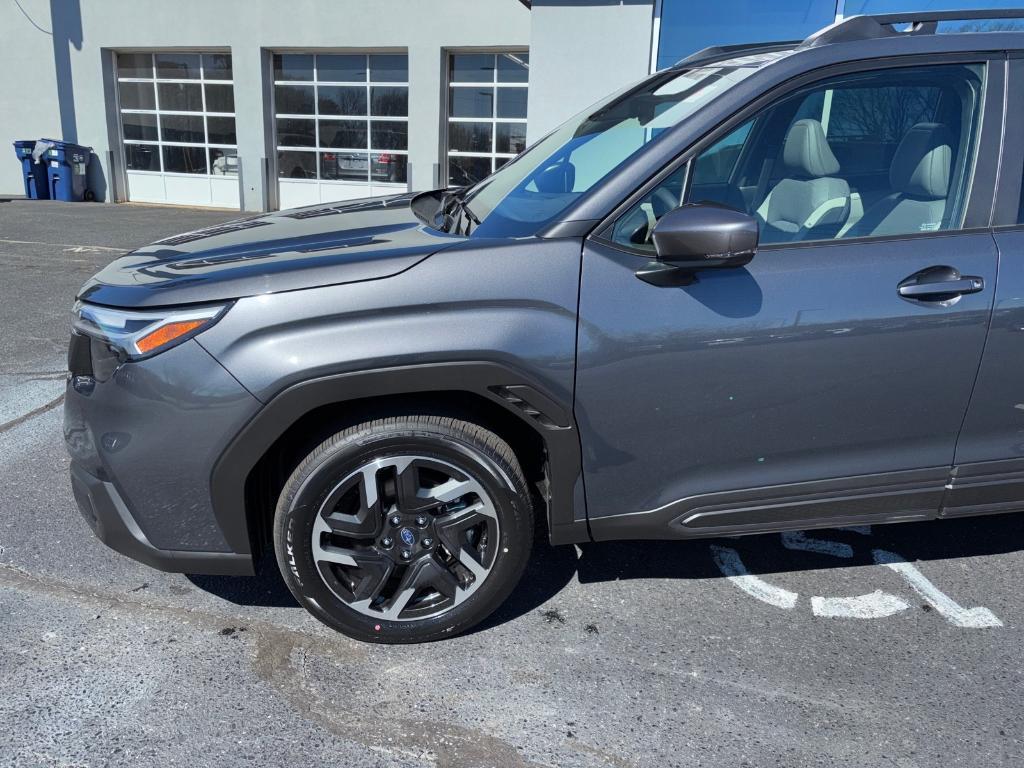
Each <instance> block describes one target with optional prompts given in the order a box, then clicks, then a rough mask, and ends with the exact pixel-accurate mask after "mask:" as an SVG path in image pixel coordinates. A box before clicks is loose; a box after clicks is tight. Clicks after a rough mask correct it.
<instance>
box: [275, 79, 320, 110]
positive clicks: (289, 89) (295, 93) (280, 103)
mask: <svg viewBox="0 0 1024 768" xmlns="http://www.w3.org/2000/svg"><path fill="white" fill-rule="evenodd" d="M274 102H275V106H276V109H277V112H278V114H282V115H312V114H313V113H314V112H315V111H316V110H314V109H313V86H312V85H278V86H275V87H274Z"/></svg>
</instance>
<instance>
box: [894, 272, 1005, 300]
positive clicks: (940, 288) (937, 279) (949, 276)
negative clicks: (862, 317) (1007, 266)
mask: <svg viewBox="0 0 1024 768" xmlns="http://www.w3.org/2000/svg"><path fill="white" fill-rule="evenodd" d="M984 288H985V280H984V278H981V277H974V276H971V275H961V274H960V270H958V269H956V268H955V267H946V266H938V267H928V268H927V269H922V270H921V271H920V272H915V273H914V274H912V275H911V276H910V277H908V278H907V279H906V280H904V281H902V282H901V283H900V284H899V286H897V290H898V291H899V294H900V296H902V297H904V298H906V299H916V300H917V301H951V300H953V299H957V298H959V297H960V296H963V295H964V294H966V293H977V292H978V291H981V290H983V289H984Z"/></svg>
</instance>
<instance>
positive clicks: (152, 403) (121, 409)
mask: <svg viewBox="0 0 1024 768" xmlns="http://www.w3.org/2000/svg"><path fill="white" fill-rule="evenodd" d="M98 343H99V342H94V344H98ZM79 346H80V345H79ZM78 351H79V352H81V349H79V350H78ZM74 353H75V345H73V346H72V355H71V358H70V359H69V363H70V367H71V369H72V376H71V377H69V380H68V386H67V392H66V397H65V402H64V439H65V443H66V445H67V449H68V453H69V454H70V455H71V481H72V487H73V489H74V492H75V499H76V501H77V503H78V506H79V508H80V510H81V512H82V515H83V516H84V517H85V519H86V520H87V521H88V522H89V524H90V526H91V527H92V528H93V530H94V531H95V532H96V535H97V536H98V537H99V538H100V539H101V540H102V541H103V542H105V543H106V544H107V545H109V546H110V547H112V548H113V549H115V550H117V551H119V552H122V553H123V554H126V555H128V556H129V557H132V558H134V559H136V560H139V561H141V562H143V563H146V564H147V565H150V566H153V567H154V568H159V569H161V570H166V571H179V572H185V573H208V574H251V573H253V562H252V555H251V547H250V546H249V537H248V532H247V521H246V519H245V512H244V505H243V504H241V503H239V504H238V505H237V511H235V510H233V511H232V513H231V514H230V516H228V517H225V516H223V515H222V517H221V518H219V519H218V517H217V515H216V514H215V512H214V508H213V503H212V494H211V484H210V478H211V473H212V470H213V467H214V465H215V463H216V461H217V459H218V458H219V457H220V455H221V453H222V452H223V451H224V448H225V446H226V445H227V444H228V443H229V442H230V441H231V439H232V438H233V437H234V436H235V435H236V434H237V433H238V432H239V431H240V430H241V429H242V427H243V426H244V425H245V424H246V423H247V422H248V421H249V420H250V419H251V418H252V417H253V415H255V413H256V412H257V411H258V410H259V408H260V403H259V401H258V400H256V398H254V397H253V396H252V395H251V394H249V392H247V391H246V390H245V389H244V388H243V387H242V386H241V385H240V384H239V383H238V382H237V381H236V380H235V379H234V378H233V377H232V376H231V375H230V374H228V372H227V371H225V370H224V368H223V367H222V366H221V365H220V364H219V363H218V362H217V361H216V360H214V359H213V357H211V356H210V354H209V353H207V352H206V350H205V349H203V348H202V347H201V346H200V345H199V344H198V343H196V341H195V340H194V339H193V340H190V341H187V342H185V343H184V344H181V345H179V346H177V347H174V348H173V349H170V350H168V351H167V352H164V353H162V354H160V355H156V356H155V357H152V358H149V359H146V360H140V361H137V362H132V363H125V364H123V365H120V366H117V367H111V366H107V367H106V369H105V368H104V365H103V364H102V361H99V360H98V358H99V353H97V354H96V355H94V357H95V358H96V359H97V360H96V361H94V362H95V364H94V365H92V367H91V368H88V371H87V373H88V374H90V375H81V374H82V367H83V366H88V365H90V362H89V361H86V363H84V364H83V363H82V361H81V359H76V357H75V354H74ZM86 356H88V355H86ZM75 374H78V375H75ZM229 541H231V542H234V545H233V546H232V545H229V544H228V542H229Z"/></svg>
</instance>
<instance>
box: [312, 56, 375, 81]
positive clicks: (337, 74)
mask: <svg viewBox="0 0 1024 768" xmlns="http://www.w3.org/2000/svg"><path fill="white" fill-rule="evenodd" d="M316 66H317V80H319V81H320V82H321V83H331V82H334V83H365V82H366V57H365V56H363V55H357V56H349V55H339V56H334V55H331V56H320V57H318V58H317V61H316ZM310 79H312V78H310Z"/></svg>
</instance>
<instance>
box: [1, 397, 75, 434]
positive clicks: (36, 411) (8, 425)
mask: <svg viewBox="0 0 1024 768" xmlns="http://www.w3.org/2000/svg"><path fill="white" fill-rule="evenodd" d="M63 402H64V395H63V394H61V395H60V396H59V397H56V398H54V399H53V400H51V401H50V402H48V403H46V404H45V405H41V406H39V407H38V408H33V409H32V410H31V411H29V412H28V413H23V414H22V415H21V416H18V417H17V418H16V419H11V420H10V421H5V422H4V423H3V424H0V434H3V433H4V432H7V431H8V430H11V429H14V428H15V427H16V426H18V425H19V424H24V423H25V422H26V421H28V420H29V419H32V418H35V417H36V416H39V415H40V414H43V413H46V412H47V411H52V410H53V409H54V408H56V407H57V406H58V405H60V404H61V403H63Z"/></svg>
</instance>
